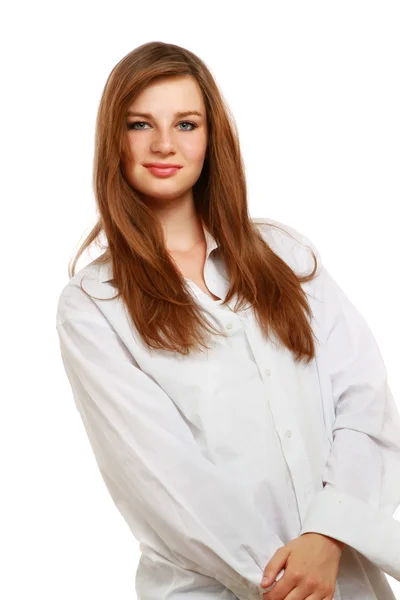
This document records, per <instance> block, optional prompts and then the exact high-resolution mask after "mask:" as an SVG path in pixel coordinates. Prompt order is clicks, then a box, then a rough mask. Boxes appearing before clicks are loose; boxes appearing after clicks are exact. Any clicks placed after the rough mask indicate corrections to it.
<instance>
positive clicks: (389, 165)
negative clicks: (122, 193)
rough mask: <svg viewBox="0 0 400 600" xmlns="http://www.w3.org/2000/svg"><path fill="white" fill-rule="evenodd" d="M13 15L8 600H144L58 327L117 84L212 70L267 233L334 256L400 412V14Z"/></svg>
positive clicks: (82, 7)
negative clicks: (130, 69) (164, 53)
mask: <svg viewBox="0 0 400 600" xmlns="http://www.w3.org/2000/svg"><path fill="white" fill-rule="evenodd" d="M2 13H3V14H2V18H1V19H0V21H1V25H0V27H1V32H0V33H1V36H0V40H1V42H0V43H1V50H2V51H1V63H2V64H1V81H2V86H1V87H2V94H1V96H0V98H1V100H0V101H1V113H0V119H1V121H0V123H1V165H2V177H1V181H2V186H3V189H2V201H1V217H2V219H1V224H2V231H1V244H2V249H3V252H2V256H3V260H2V267H1V271H2V278H1V279H2V294H1V301H2V307H3V319H2V341H3V343H2V346H3V351H5V356H4V359H3V361H2V363H3V366H5V368H4V369H3V370H2V377H1V379H2V383H3V390H2V391H3V393H2V394H1V395H2V417H1V423H0V427H1V431H0V434H1V435H0V443H1V448H0V449H1V458H2V464H1V471H2V493H1V511H0V514H1V524H0V525H1V536H0V548H1V553H2V555H3V558H2V559H1V565H2V574H1V578H0V596H1V598H4V600H17V599H18V600H20V599H21V600H22V599H24V600H26V599H28V598H40V600H55V599H57V600H67V599H68V600H70V599H71V598H73V599H74V600H106V599H107V600H110V599H113V600H114V599H115V600H116V599H118V600H128V599H129V600H132V599H133V598H135V597H136V595H135V590H134V577H135V570H136V566H137V563H138V559H139V553H138V542H137V541H136V540H135V539H134V538H133V537H132V535H131V533H130V531H129V529H128V526H127V525H126V524H125V522H124V521H123V519H122V517H121V516H120V514H119V512H118V510H117V509H116V508H115V507H114V505H113V503H112V501H111V499H110V497H109V495H108V492H107V490H106V488H105V485H104V484H103V482H102V480H101V476H100V473H99V471H98V469H97V467H96V464H95V462H94V457H93V454H92V452H91V450H90V448H89V443H88V441H87V439H86V436H85V433H84V429H83V425H82V424H81V422H80V420H79V414H78V412H77V411H76V409H75V406H74V403H73V399H72V395H71V390H70V388H69V384H68V382H67V379H66V376H65V374H64V371H63V367H62V364H61V357H60V355H59V350H58V341H57V334H56V328H55V314H56V304H57V300H58V296H59V294H60V292H61V289H62V287H63V286H64V285H65V284H66V283H67V281H68V275H67V263H68V261H69V260H70V258H71V257H72V255H73V253H74V252H75V251H76V249H77V248H78V244H79V242H81V241H82V240H83V237H84V236H85V235H86V234H87V233H88V232H89V231H90V229H91V227H92V226H93V225H94V223H95V204H94V196H93V192H92V188H91V177H92V171H91V169H92V159H93V137H94V123H95V118H96V111H97V107H98V103H99V100H100V95H101V92H102V90H103V86H104V84H105V81H106V78H107V77H108V75H109V72H110V71H111V69H112V68H113V67H114V65H115V64H116V63H117V62H118V61H119V60H120V59H121V58H122V57H123V56H125V55H126V54H127V53H128V52H130V51H131V50H132V49H133V48H135V47H136V46H138V45H140V44H142V43H145V42H148V41H156V40H158V41H164V42H171V43H175V44H178V45H181V46H184V47H186V48H188V49H189V50H192V51H193V52H195V53H196V54H197V55H198V56H199V57H200V58H202V59H203V60H204V61H205V62H206V64H207V65H208V66H209V68H210V69H211V71H212V73H213V75H214V77H215V78H216V80H217V83H218V85H219V86H220V88H221V90H222V92H223V95H224V97H225V99H226V100H227V102H228V104H229V106H230V108H231V110H232V111H233V114H234V116H235V119H236V121H237V123H238V127H239V132H240V139H241V147H242V152H243V157H244V161H245V166H246V175H247V181H248V201H249V207H250V214H251V215H252V216H254V217H268V218H273V219H276V220H279V221H282V222H284V223H287V224H289V225H291V226H293V227H295V228H296V229H298V230H299V231H300V232H302V233H304V234H305V235H307V236H308V237H309V238H310V239H311V240H312V241H313V243H314V244H316V246H317V247H318V249H319V251H320V253H321V256H322V259H323V260H324V262H325V264H326V266H327V268H328V269H329V271H330V272H331V273H332V275H333V276H334V278H335V279H336V280H337V282H338V283H339V284H340V285H341V287H342V288H343V290H344V291H345V292H346V294H347V295H348V296H349V298H350V299H351V300H352V301H353V303H354V304H355V305H356V306H357V308H358V309H359V311H360V312H361V313H362V314H363V315H364V316H365V318H366V319H367V322H368V324H369V326H370V327H371V329H372V331H373V333H374V335H375V337H376V339H377V341H378V344H379V347H380V349H381V353H382V356H383V358H384V361H385V364H386V367H387V371H388V380H389V384H390V386H391V389H392V391H393V394H394V396H395V398H396V402H397V405H398V406H399V404H400V379H399V369H398V358H399V350H398V340H399V334H400V327H399V300H398V298H399V295H398V292H399V284H398V276H399V258H400V253H399V246H398V243H399V240H398V232H399V227H398V221H397V215H398V205H399V195H400V178H399V158H400V143H399V139H400V111H399V106H400V85H399V67H400V36H399V31H400V5H399V3H398V2H394V1H393V2H386V1H383V0H379V1H375V2H369V1H366V0H363V1H362V2H361V1H351V0H346V1H339V0H336V1H335V2H326V1H323V0H318V1H313V2H309V1H302V2H299V1H298V0H297V1H295V2H286V1H279V2H256V1H247V2H245V3H234V2H232V1H230V2H227V1H220V2H217V1H215V0H214V1H213V2H206V1H204V0H203V1H202V2H198V3H193V2H189V1H187V0H186V1H185V2H178V1H173V0H172V1H169V2H159V1H154V0H152V1H151V2H149V3H145V2H142V3H138V2H122V1H119V2H118V1H117V0H114V1H113V2H99V1H97V2H84V1H81V2H76V1H75V2H74V1H70V2H68V3H67V2H55V1H53V2H30V3H28V2H19V3H10V4H9V6H8V8H7V9H6V10H5V9H3V11H2ZM97 254H98V253H97V252H96V249H95V248H94V250H93V251H92V252H91V255H90V256H89V255H88V254H85V255H84V257H83V258H82V259H81V260H80V262H79V263H78V269H79V268H81V267H83V266H85V264H87V263H88V262H89V261H90V260H92V259H93V258H95V256H97ZM395 516H396V518H400V511H397V512H396V515H395ZM399 560H400V557H399ZM388 580H389V582H390V584H391V586H392V587H393V590H395V593H397V595H398V597H399V598H400V583H399V582H397V581H395V580H393V578H390V577H389V576H388ZM160 600H162V599H160Z"/></svg>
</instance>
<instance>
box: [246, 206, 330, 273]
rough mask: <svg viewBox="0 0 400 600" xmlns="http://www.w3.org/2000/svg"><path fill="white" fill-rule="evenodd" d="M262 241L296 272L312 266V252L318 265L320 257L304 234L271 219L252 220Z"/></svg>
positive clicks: (257, 218) (307, 269)
mask: <svg viewBox="0 0 400 600" xmlns="http://www.w3.org/2000/svg"><path fill="white" fill-rule="evenodd" d="M252 221H253V223H254V224H255V225H256V226H257V228H258V230H259V231H260V233H261V235H262V237H263V239H264V240H265V241H266V242H267V244H268V245H269V246H270V248H271V249H272V250H273V251H274V252H275V254H277V255H278V256H279V257H280V258H282V259H283V260H284V261H285V262H286V263H287V264H288V265H289V266H290V267H291V268H292V269H295V270H296V272H301V273H303V271H307V273H308V272H309V269H310V267H311V269H312V268H313V266H314V260H313V254H312V253H313V252H314V254H315V256H316V258H317V261H318V264H320V262H321V257H320V254H319V251H318V249H317V248H316V246H315V244H314V243H313V242H312V241H311V240H310V239H309V237H307V236H306V235H305V234H304V233H302V232H301V231H299V230H298V229H296V228H295V227H293V226H292V225H288V224H287V223H283V222H282V221H277V220H275V219H271V218H261V217H256V218H252Z"/></svg>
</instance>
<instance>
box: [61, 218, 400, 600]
mask: <svg viewBox="0 0 400 600" xmlns="http://www.w3.org/2000/svg"><path fill="white" fill-rule="evenodd" d="M254 222H255V223H257V226H258V227H259V229H260V231H261V233H262V235H263V237H264V239H265V240H266V241H267V243H268V244H269V245H270V246H271V248H272V249H273V250H274V252H275V253H276V254H278V255H279V256H280V257H281V258H282V259H283V260H284V261H285V262H286V263H287V264H288V265H289V266H290V267H291V268H292V269H294V270H295V271H296V272H297V273H298V274H304V273H306V272H307V273H309V272H310V271H311V269H312V267H313V265H314V262H313V259H312V254H311V249H312V250H313V251H314V252H315V254H316V255H317V258H318V272H317V276H316V278H315V279H314V280H313V281H311V282H308V283H304V284H302V286H303V289H304V290H305V292H306V293H307V298H308V301H309V304H310V307H311V309H312V320H311V325H312V328H313V331H314V333H315V336H316V340H317V344H316V357H315V359H313V360H312V361H311V362H310V363H309V364H308V365H306V364H305V363H304V362H301V363H299V362H295V360H294V356H293V353H292V352H290V351H289V350H288V349H287V348H286V347H284V346H283V345H282V343H281V342H280V341H279V340H278V338H277V337H276V336H275V335H274V334H273V333H272V332H270V333H269V336H268V337H267V336H265V335H264V333H263V332H262V331H261V328H260V327H259V325H258V323H257V320H256V317H255V314H254V312H253V310H252V308H251V306H247V307H245V308H244V309H242V310H241V311H239V312H235V311H234V307H235V303H236V300H237V297H236V296H234V297H233V299H232V300H230V301H229V303H228V304H227V305H224V304H223V300H224V299H225V298H226V295H227V291H228V288H229V278H228V275H227V272H226V269H225V266H224V263H223V261H222V258H221V255H220V253H219V249H218V244H217V243H216V241H215V239H214V238H213V237H212V235H211V234H210V233H209V232H208V230H207V229H206V228H205V227H204V233H205V236H206V241H207V256H206V262H205V266H204V278H205V281H206V284H207V287H208V288H209V289H210V291H211V292H212V293H213V294H214V295H215V296H218V297H219V298H221V300H217V301H214V300H213V299H212V298H211V297H210V296H208V295H207V294H205V293H204V292H203V291H202V290H200V288H199V287H198V286H197V285H196V284H195V283H194V282H193V281H191V280H190V279H188V278H185V283H186V285H187V289H188V291H189V292H190V293H191V294H192V295H193V297H194V298H195V300H196V302H198V304H199V306H201V308H202V310H203V311H204V314H205V315H206V316H207V318H208V319H209V321H210V322H212V323H213V325H215V326H217V327H218V328H219V330H221V331H223V332H224V334H225V335H226V337H222V336H218V337H214V338H213V340H212V345H211V348H210V349H209V350H207V351H205V352H201V351H198V352H197V351H196V352H193V353H191V354H190V355H189V356H182V355H180V354H178V353H172V352H168V351H161V350H153V349H151V350H150V349H149V348H147V346H145V345H144V343H143V342H142V340H141V338H140V337H139V335H138V332H137V331H136V329H135V326H134V324H133V322H132V320H131V319H130V317H129V315H128V313H127V311H126V308H125V307H124V305H123V302H122V301H121V299H114V300H110V298H112V297H113V296H115V294H116V293H117V289H116V288H115V287H114V286H113V285H112V275H113V274H112V265H111V263H103V264H100V263H97V262H96V261H92V262H91V263H90V264H89V265H87V266H86V267H85V268H83V269H81V270H80V271H79V272H78V273H76V274H75V276H74V277H73V278H72V279H71V280H70V281H69V282H68V283H67V285H66V286H65V287H64V288H63V289H62V291H61V294H60V297H59V301H58V306H57V317H56V328H57V333H58V336H59V342H60V351H61V357H62V361H63V365H64V368H65V372H66V376H67V378H68V380H69V383H70V386H71V390H72V393H73V398H74V401H75V404H76V407H77V410H78V411H79V414H80V417H81V419H82V421H83V424H84V427H85V430H86V433H87V436H88V439H89V441H90V444H91V448H92V450H93V453H94V456H95V458H96V461H97V464H98V467H99V469H100V472H101V475H102V477H103V480H104V482H105V485H106V487H107V489H108V491H109V493H110V495H111V497H112V499H113V501H114V503H115V505H116V507H117V508H118V510H119V511H120V513H121V514H122V516H123V517H124V519H125V520H126V522H127V524H128V526H129V527H130V530H131V531H132V533H133V535H134V536H135V538H136V539H137V540H138V541H139V543H140V551H141V558H140V561H139V565H138V568H137V572H136V594H137V597H138V599H139V600H160V598H162V599H163V600H178V597H179V599H181V598H187V599H188V600H205V599H206V598H209V599H210V600H211V599H219V600H235V599H236V598H237V599H239V600H256V599H259V598H262V594H263V593H264V592H265V590H263V588H261V587H260V585H259V584H260V582H261V578H262V575H263V570H264V568H265V566H266V564H267V563H268V562H269V560H270V559H271V558H272V556H273V555H274V553H275V552H276V551H277V550H278V549H279V548H280V547H282V546H283V545H285V544H286V543H288V542H289V541H290V540H292V539H294V538H296V537H298V536H300V535H301V534H303V533H308V532H316V533H321V534H324V535H327V536H330V537H333V538H336V539H338V540H340V541H342V542H344V543H345V544H346V546H345V547H344V550H343V553H342V556H341V559H340V563H339V572H338V577H337V582H336V589H335V595H334V599H335V600H376V599H378V600H392V599H394V598H395V596H394V594H393V592H392V590H391V587H390V585H389V583H388V581H387V578H386V576H385V573H387V574H389V575H391V576H392V577H394V578H395V579H397V580H399V581H400V522H399V521H398V520H397V519H395V518H394V516H393V515H394V513H395V511H396V510H397V508H398V506H399V505H400V416H399V412H398V409H397V407H396V404H395V401H394V399H393V396H392V393H391V390H390V388H389V385H388V382H387V373H386V369H385V365H384V363H383V360H382V357H381V354H380V351H379V349H378V347H377V344H376V341H375V339H374V336H373V334H372V333H371V330H370V329H369V327H368V325H367V323H366V321H365V319H364V318H363V317H362V316H361V314H360V313H359V312H358V311H357V309H356V308H355V307H354V305H353V304H352V303H351V301H350V300H349V299H348V298H347V296H346V295H345V293H344V292H343V291H342V289H341V288H340V287H339V285H338V284H337V283H336V281H335V280H334V279H333V277H332V275H331V274H330V273H329V272H328V271H327V269H326V268H325V267H324V265H323V263H322V260H321V256H320V254H319V252H318V250H317V249H316V247H315V246H314V244H313V243H312V242H311V241H310V240H309V239H308V238H307V237H305V236H304V235H303V234H301V233H300V232H298V231H296V230H295V229H293V228H292V227H289V226H288V225H284V224H283V223H281V222H278V221H274V220H272V219H254ZM274 225H278V226H279V228H280V229H277V228H275V227H274ZM80 285H82V287H83V288H84V290H86V292H88V293H89V294H91V295H93V296H94V297H95V298H90V297H88V296H87V295H86V294H85V293H84V292H83V291H82V290H81V289H80ZM282 574H284V570H282V571H281V575H282Z"/></svg>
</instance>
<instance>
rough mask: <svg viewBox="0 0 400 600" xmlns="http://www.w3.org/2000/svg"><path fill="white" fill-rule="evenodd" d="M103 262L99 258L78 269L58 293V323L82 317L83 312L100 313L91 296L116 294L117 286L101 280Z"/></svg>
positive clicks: (102, 297)
mask: <svg viewBox="0 0 400 600" xmlns="http://www.w3.org/2000/svg"><path fill="white" fill-rule="evenodd" d="M101 264H102V263H99V262H98V259H95V260H93V261H91V262H90V263H89V264H88V265H86V266H85V267H83V268H82V269H80V270H79V271H77V272H76V273H75V274H74V276H73V277H71V278H70V279H69V281H68V282H67V283H66V284H65V285H64V286H63V287H62V289H61V290H60V292H59V294H58V299H57V307H56V324H57V325H61V324H62V323H64V322H65V321H68V320H71V319H74V318H77V317H80V316H81V315H82V314H83V313H86V314H89V313H92V314H93V313H98V312H99V311H98V308H97V306H96V304H95V303H94V302H93V299H92V298H91V296H95V297H97V298H100V299H107V298H110V297H112V296H114V295H115V288H113V287H112V286H108V285H104V283H102V282H101V281H100V279H101V278H100V277H99V273H100V272H101Z"/></svg>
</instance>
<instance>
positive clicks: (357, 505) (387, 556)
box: [300, 484, 400, 581]
mask: <svg viewBox="0 0 400 600" xmlns="http://www.w3.org/2000/svg"><path fill="white" fill-rule="evenodd" d="M313 532H314V533H321V534H323V535H328V536H330V537H333V538H335V539H338V540H340V541H342V542H344V543H345V544H347V545H349V546H352V547H353V548H354V549H355V550H357V551H358V552H359V553H360V554H362V555H363V556H365V557H366V558H367V559H368V560H370V561H371V562H372V563H374V564H375V565H377V566H378V567H379V568H380V569H382V570H383V571H385V573H387V574H388V575H390V576H391V577H394V578H395V579H396V580H397V581H400V521H398V520H396V519H395V518H393V517H391V516H389V515H388V514H387V513H385V512H383V511H382V510H380V509H379V508H375V507H373V506H371V505H370V504H367V503H366V502H363V501H362V500H360V499H358V498H355V497H354V496H350V495H348V494H345V493H343V492H341V491H338V490H335V489H334V488H333V487H332V486H330V485H329V484H327V485H326V486H325V487H324V488H323V490H321V491H319V492H317V493H316V494H315V496H314V497H313V498H312V500H311V502H310V505H309V507H308V510H307V513H306V517H305V519H304V523H303V526H302V529H301V532H300V535H302V534H303V533H313Z"/></svg>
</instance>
